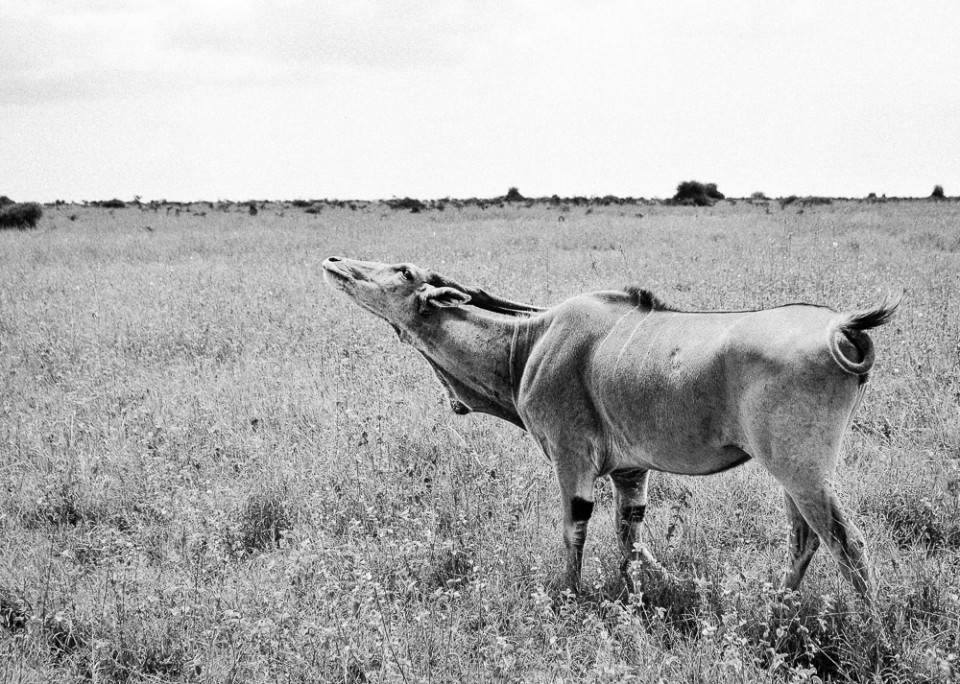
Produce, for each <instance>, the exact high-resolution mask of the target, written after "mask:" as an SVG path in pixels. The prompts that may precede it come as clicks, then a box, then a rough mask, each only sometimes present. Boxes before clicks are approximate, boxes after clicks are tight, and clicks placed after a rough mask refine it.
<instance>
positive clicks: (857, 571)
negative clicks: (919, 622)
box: [786, 479, 873, 604]
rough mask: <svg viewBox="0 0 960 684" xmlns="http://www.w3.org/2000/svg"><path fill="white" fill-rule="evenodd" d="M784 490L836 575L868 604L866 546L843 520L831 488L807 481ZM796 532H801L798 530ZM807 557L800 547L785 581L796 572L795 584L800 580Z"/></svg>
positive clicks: (869, 583)
mask: <svg viewBox="0 0 960 684" xmlns="http://www.w3.org/2000/svg"><path fill="white" fill-rule="evenodd" d="M786 487H787V493H788V495H789V496H790V498H792V500H793V502H794V504H795V505H796V508H797V510H798V511H799V512H800V514H801V515H802V516H803V518H804V519H805V520H806V521H807V523H808V524H809V526H810V527H811V528H813V531H814V532H816V533H817V534H818V535H819V536H820V540H821V541H822V542H823V543H825V544H826V545H827V548H828V549H830V552H831V553H832V554H833V557H834V558H835V559H836V561H837V565H839V566H840V572H841V573H842V574H843V576H844V577H845V578H846V579H847V580H849V582H850V583H851V584H852V585H853V587H854V588H855V589H856V590H857V592H858V593H859V594H860V596H861V597H862V598H863V600H864V601H865V602H867V603H868V604H869V603H871V602H872V600H873V582H872V580H871V579H870V567H869V560H868V558H867V551H866V544H865V543H864V540H863V535H862V534H861V533H860V530H859V529H857V527H856V525H854V524H853V523H852V522H851V521H850V520H849V519H848V518H847V514H846V511H844V509H843V506H842V505H841V503H840V499H839V498H837V494H836V492H835V491H834V490H833V487H832V486H831V485H830V484H829V483H828V482H827V481H826V480H825V479H824V480H821V481H807V482H806V483H804V484H802V485H801V484H799V483H796V482H794V483H788V484H787V485H786ZM794 529H797V527H795V528H794ZM800 531H801V532H802V529H801V530H800ZM807 553H809V555H810V556H812V555H813V550H810V542H809V541H808V542H807V543H806V544H804V548H803V552H801V554H800V555H799V556H798V557H797V558H796V560H795V561H794V564H793V567H792V568H791V571H790V572H791V574H790V575H788V581H789V580H792V579H793V577H792V574H793V573H794V572H795V571H797V570H798V569H799V570H800V571H799V572H797V577H796V582H797V583H799V581H800V578H801V577H802V576H803V572H802V570H803V569H805V568H806V562H809V559H808V558H807V559H806V562H805V556H806V554H807ZM788 586H789V585H788Z"/></svg>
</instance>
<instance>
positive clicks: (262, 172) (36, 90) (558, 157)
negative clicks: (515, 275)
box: [0, 0, 960, 201]
mask: <svg viewBox="0 0 960 684" xmlns="http://www.w3.org/2000/svg"><path fill="white" fill-rule="evenodd" d="M686 179H698V180H702V181H704V182H715V183H717V184H718V185H719V188H720V190H721V191H723V192H726V193H727V194H728V195H734V196H742V195H748V194H750V193H751V192H753V191H756V190H761V191H764V192H766V193H767V194H769V195H784V194H803V195H807V194H823V195H849V196H863V195H866V194H867V193H869V192H876V193H877V194H881V193H885V194H888V195H928V194H929V193H930V191H931V190H932V188H933V186H934V184H941V185H943V186H944V188H945V189H946V191H947V193H948V194H960V2H957V1H956V0H944V1H943V2H876V1H871V2H836V1H835V0H827V1H816V2H809V1H807V0H804V1H803V2H791V3H781V2H770V0H757V1H755V2H716V1H714V0H705V1H702V2H700V1H698V2H683V1H680V2H672V1H671V2H650V3H646V2H636V1H629V2H599V3H598V2H589V3H588V2H563V1H555V0H550V1H544V2H503V3H499V2H459V1H458V2H452V1H434V2H426V1H425V2H403V1H397V0H390V1H389V2H388V1H383V2H337V3H333V2H312V1H304V2H267V1H266V0H263V1H258V0H251V1H249V2H226V1H215V0H180V1H178V0H142V1H139V2H137V1H135V0H102V1H89V2H79V1H75V2H66V1H64V2H56V1H53V0H50V1H40V0H29V1H28V0H0V194H6V195H9V196H11V197H13V198H14V199H16V200H44V201H49V200H52V199H55V198H63V199H68V200H80V199H107V198H111V197H119V198H121V199H127V200H129V199H132V198H133V196H134V195H142V196H143V197H144V199H159V198H167V199H201V198H202V199H218V198H224V199H237V200H240V199H249V198H277V199H293V198H300V197H302V198H312V197H340V198H348V197H349V198H389V197H392V196H401V197H402V196H407V195H409V196H415V197H423V198H433V197H444V196H457V197H470V196H480V197H487V196H494V195H501V194H504V193H505V192H506V190H507V188H508V186H514V185H515V186H517V187H519V189H520V191H521V192H522V193H523V194H525V195H531V196H539V195H551V194H554V193H557V194H560V195H604V194H608V193H612V194H616V195H633V196H647V197H650V196H659V197H668V196H671V195H672V194H673V191H674V189H675V187H676V185H677V183H678V182H679V181H681V180H686Z"/></svg>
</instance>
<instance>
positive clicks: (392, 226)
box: [0, 201, 960, 683]
mask: <svg viewBox="0 0 960 684" xmlns="http://www.w3.org/2000/svg"><path fill="white" fill-rule="evenodd" d="M354 206H355V208H354V209H351V208H350V207H349V206H348V205H343V206H331V205H323V207H322V208H321V209H320V210H319V213H312V214H308V213H304V211H303V208H302V207H294V206H292V205H290V204H283V203H269V204H263V205H261V206H260V207H259V213H258V214H257V215H256V216H253V215H251V214H250V213H249V212H248V208H247V207H246V206H240V205H208V204H206V203H204V204H195V205H192V206H191V207H177V208H176V211H174V210H171V209H172V208H167V207H163V206H161V207H159V208H157V210H156V211H153V210H146V207H144V208H137V207H127V208H121V209H105V208H100V207H80V206H72V205H65V206H61V207H47V208H46V209H45V215H44V217H43V219H42V220H41V222H40V224H39V227H38V228H37V229H35V230H32V231H23V232H21V231H12V230H8V231H2V232H0V682H3V683H6V682H73V681H83V680H88V681H95V682H127V681H133V682H137V681H148V682H159V681H198V682H438V683H439V682H474V681H476V682H560V681H564V682H567V681H569V682H628V681H634V682H794V681H838V682H843V681H892V682H940V681H957V680H958V679H960V662H958V660H957V659H958V653H960V500H958V496H960V348H958V338H960V203H956V202H949V201H948V202H932V201H903V202H886V203H867V202H858V201H843V202H840V201H835V202H834V203H832V204H829V205H817V206H807V207H805V208H804V207H802V206H800V205H798V204H792V205H787V206H785V207H782V208H781V207H780V206H779V205H778V204H777V203H775V202H774V203H771V204H769V205H764V204H753V203H749V202H743V201H741V202H737V203H735V204H734V203H731V202H726V201H725V202H720V203H719V204H717V205H716V206H713V207H703V208H696V207H667V206H659V205H637V206H617V205H612V206H605V207H591V208H589V209H588V208H586V207H583V206H575V207H567V208H566V209H564V207H552V206H548V205H542V204H538V205H534V206H529V207H528V206H526V205H524V204H515V205H505V206H503V207H496V206H493V207H488V208H486V209H483V210H482V209H480V208H479V207H477V206H465V207H462V208H460V209H458V208H456V207H455V206H453V205H447V206H446V208H445V210H444V211H439V210H437V209H435V208H434V209H428V210H426V211H422V212H419V213H410V212H407V211H397V210H394V209H391V208H389V207H387V206H386V205H383V204H379V203H369V204H364V203H360V204H357V205H354ZM801 209H803V211H801ZM641 214H642V215H641ZM560 219H563V220H560ZM331 255H339V256H346V257H352V258H359V259H367V260H377V261H387V262H400V261H403V262H413V263H416V264H418V265H421V266H426V267H430V268H433V269H435V270H437V271H439V272H441V273H444V274H445V275H448V276H450V277H452V278H455V279H456V280H459V281H461V282H465V283H469V284H476V285H480V286H482V287H484V288H485V289H487V290H489V291H491V292H494V293H496V294H500V295H503V296H506V297H509V298H511V299H515V300H521V301H529V302H531V303H536V304H541V305H546V304H552V303H556V302H559V301H561V300H562V299H563V298H565V297H568V296H571V295H574V294H577V293H580V292H584V291H589V290H596V289H611V288H618V287H622V286H624V285H631V284H634V285H641V286H643V287H646V288H648V289H650V290H652V291H653V292H654V293H656V294H657V295H658V296H660V297H661V298H662V299H664V300H665V301H666V302H668V303H669V304H671V305H673V306H675V307H679V308H687V309H712V308H723V309H731V308H757V307H763V306H773V305H777V304H782V303H787V302H795V301H806V302H811V303H818V304H825V305H829V306H832V307H834V308H837V309H848V310H849V309H856V308H864V307H868V306H871V305H873V304H875V303H877V302H879V301H880V300H882V298H883V297H884V296H885V295H886V293H887V292H888V291H890V292H893V293H897V292H900V291H903V292H904V299H903V304H902V306H901V310H900V313H899V315H898V317H897V319H896V320H895V321H894V322H893V323H891V324H889V325H887V326H885V327H883V328H880V329H878V330H876V331H874V332H873V333H872V337H873V340H874V342H875V344H876V347H877V362H876V365H875V366H874V370H873V373H872V377H871V381H870V384H869V387H868V391H867V394H866V397H865V399H864V402H863V404H862V406H861V407H860V410H859V412H858V413H857V415H856V418H855V420H854V422H853V425H852V428H851V430H850V431H849V433H848V435H847V437H846V439H845V442H844V448H843V452H842V455H841V462H840V467H839V470H838V486H839V487H840V489H841V497H842V499H843V501H844V503H845V505H846V506H847V508H848V509H849V510H850V512H851V515H852V518H853V519H854V520H855V521H856V522H857V524H858V525H859V526H860V528H861V529H862V530H863V532H864V534H865V536H866V538H867V540H868V543H869V546H870V551H871V555H872V563H873V568H874V572H875V577H876V580H877V584H878V587H879V594H878V599H877V602H876V606H875V609H874V611H873V612H872V614H868V613H867V612H865V611H864V610H863V606H862V604H860V603H859V601H858V599H857V597H856V596H855V595H854V594H853V593H852V591H851V589H850V588H849V587H848V586H846V585H845V584H844V583H843V582H842V580H841V577H840V574H839V572H838V570H837V567H836V564H835V563H834V561H833V560H832V558H830V557H829V554H828V553H827V552H826V550H825V549H824V548H821V551H820V553H819V554H818V555H817V557H816V558H815V560H814V562H813V564H812V565H811V568H810V570H809V572H808V574H807V576H806V579H805V581H804V583H803V585H801V589H800V592H799V594H798V595H797V596H794V597H785V596H784V595H783V593H782V592H781V591H780V590H779V589H778V587H779V581H780V575H781V572H782V570H783V568H784V565H785V558H786V535H787V526H786V519H785V517H784V514H783V511H782V496H781V493H780V490H779V488H778V486H777V485H776V483H775V482H774V481H773V480H772V478H770V477H769V476H768V475H767V474H766V473H765V472H764V471H763V470H762V469H761V467H760V466H759V465H757V464H753V463H748V464H747V465H745V466H743V467H741V468H738V469H735V470H733V471H729V472H726V473H723V474H720V475H716V476H712V477H706V478H689V477H680V476H672V475H665V474H656V475H655V476H654V477H653V479H652V483H651V491H650V495H651V500H650V506H649V508H648V514H647V522H648V540H649V546H650V548H651V550H652V551H653V553H654V554H655V555H656V556H657V557H658V558H659V560H660V561H661V562H662V563H663V564H664V565H665V566H666V567H667V568H668V569H669V570H671V571H672V572H673V573H675V574H676V575H678V576H680V577H681V578H683V581H681V582H680V583H675V584H666V583H665V584H663V585H658V584H656V582H655V581H653V580H648V581H646V582H645V583H644V584H643V585H642V589H643V591H642V593H640V594H634V595H627V594H626V593H625V592H624V585H623V581H622V580H621V579H620V577H619V572H618V569H619V551H618V549H617V545H616V541H615V538H616V535H615V532H614V529H613V510H612V501H611V498H612V496H611V490H610V486H609V484H608V483H606V482H601V483H600V484H599V485H598V489H597V493H596V498H597V508H596V512H595V514H594V517H593V520H592V521H591V525H590V533H589V537H588V540H587V547H586V552H585V562H584V588H583V591H582V592H581V593H580V594H578V595H573V594H571V593H569V592H566V593H565V592H563V591H561V590H560V589H557V588H555V587H556V581H557V579H558V578H559V577H560V575H561V573H562V562H563V561H562V559H563V553H562V542H561V537H560V532H561V528H560V505H559V494H558V491H557V487H556V484H555V479H554V475H553V471H552V468H551V466H550V464H549V463H548V462H547V461H546V460H545V459H544V457H543V456H542V455H541V454H540V453H539V452H538V450H537V447H536V446H535V444H534V443H533V441H532V440H530V439H529V438H528V437H526V436H525V435H524V433H523V432H522V431H521V430H519V429H517V428H515V427H513V426H511V425H509V424H507V423H505V422H502V421H498V420H496V419H494V418H491V417H489V416H483V415H479V414H474V415H470V416H457V415H454V414H453V413H451V411H450V410H449V407H448V405H447V403H446V401H445V397H444V394H443V392H442V390H441V388H440V386H439V384H438V383H437V381H436V379H435V377H434V376H433V374H432V372H431V371H430V369H429V367H428V366H427V364H426V363H425V362H424V361H423V360H422V358H421V357H420V356H419V355H418V354H417V353H416V352H415V351H414V350H413V349H412V348H411V347H409V346H406V345H403V344H401V343H400V341H399V340H398V339H397V337H396V335H395V334H394V333H393V331H392V330H391V329H390V328H389V326H387V325H386V324H385V323H383V322H382V321H380V320H378V319H376V318H375V317H373V316H372V315H370V314H368V313H366V312H365V311H363V310H361V309H360V308H358V307H357V306H355V305H354V304H353V303H351V302H350V301H348V300H347V299H346V298H345V297H344V296H343V295H341V294H339V293H337V292H336V291H334V290H333V289H331V288H329V287H326V286H325V285H324V282H323V278H322V269H321V267H320V264H321V262H322V261H323V259H324V258H325V257H327V256H331Z"/></svg>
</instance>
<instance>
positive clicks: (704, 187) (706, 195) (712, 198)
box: [673, 181, 726, 207]
mask: <svg viewBox="0 0 960 684" xmlns="http://www.w3.org/2000/svg"><path fill="white" fill-rule="evenodd" d="M725 198H726V195H724V194H723V193H722V192H720V191H719V190H717V184H716V183H701V182H699V181H683V182H682V183H680V185H678V186H677V194H675V195H674V196H673V202H674V203H675V204H679V205H695V206H698V207H710V206H713V203H714V202H716V201H717V200H722V199H725Z"/></svg>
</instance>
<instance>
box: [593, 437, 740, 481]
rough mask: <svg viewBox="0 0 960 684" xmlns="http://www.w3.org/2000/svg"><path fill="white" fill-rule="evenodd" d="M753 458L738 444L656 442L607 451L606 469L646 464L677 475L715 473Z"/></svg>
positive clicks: (635, 466)
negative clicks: (710, 444) (708, 445)
mask: <svg viewBox="0 0 960 684" xmlns="http://www.w3.org/2000/svg"><path fill="white" fill-rule="evenodd" d="M748 460H750V454H748V453H747V452H746V451H744V450H743V449H741V448H740V447H738V446H735V445H732V444H728V445H723V446H718V447H707V446H704V445H692V444H691V445H684V444H653V445H644V447H642V448H641V447H633V448H615V449H611V450H610V451H608V455H607V458H605V459H604V461H605V466H606V467H605V468H604V469H605V470H607V471H608V472H616V471H620V470H634V469H637V468H644V469H647V470H657V471H660V472H664V473H674V474H677V475H713V474H714V473H720V472H723V471H724V470H729V469H730V468H735V467H736V466H738V465H741V464H743V463H745V462H746V461H748Z"/></svg>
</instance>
